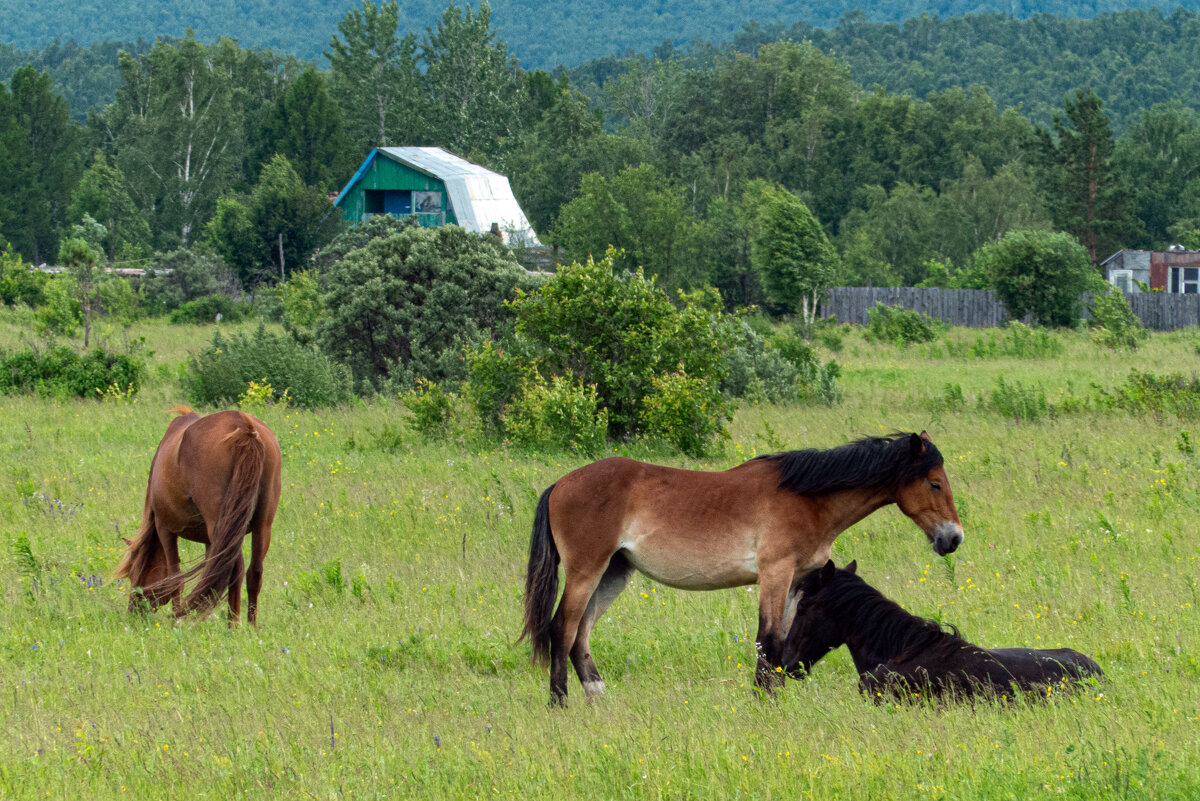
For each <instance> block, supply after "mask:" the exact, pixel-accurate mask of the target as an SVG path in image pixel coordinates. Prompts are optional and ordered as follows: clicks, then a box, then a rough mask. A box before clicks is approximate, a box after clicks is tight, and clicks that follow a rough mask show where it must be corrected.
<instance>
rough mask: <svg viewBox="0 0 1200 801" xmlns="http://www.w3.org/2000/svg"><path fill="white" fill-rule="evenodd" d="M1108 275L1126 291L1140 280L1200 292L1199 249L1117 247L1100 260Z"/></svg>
mask: <svg viewBox="0 0 1200 801" xmlns="http://www.w3.org/2000/svg"><path fill="white" fill-rule="evenodd" d="M1100 267H1101V269H1103V270H1104V277H1105V279H1106V280H1107V281H1108V282H1109V283H1110V284H1112V285H1113V286H1116V287H1120V288H1121V289H1123V290H1125V292H1126V293H1129V292H1136V291H1138V286H1139V284H1144V285H1145V286H1146V287H1147V288H1149V289H1151V290H1158V291H1159V292H1167V293H1169V294H1172V295H1195V294H1198V293H1200V250H1187V249H1186V248H1183V247H1181V246H1179V245H1172V246H1171V247H1170V248H1169V249H1167V250H1165V251H1161V250H1118V251H1117V252H1116V253H1114V254H1112V255H1111V256H1109V257H1108V258H1107V259H1105V260H1104V261H1102V262H1101V263H1100Z"/></svg>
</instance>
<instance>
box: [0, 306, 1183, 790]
mask: <svg viewBox="0 0 1200 801" xmlns="http://www.w3.org/2000/svg"><path fill="white" fill-rule="evenodd" d="M20 322H21V321H20V320H19V319H18V318H16V317H11V316H10V317H0V347H5V346H7V347H10V348H11V347H14V346H17V345H18V344H19V342H20V341H21V333H20V332H21V329H20V328H19V325H20ZM134 333H135V334H144V335H145V336H146V338H147V342H148V345H149V346H150V347H151V348H152V349H153V350H154V355H153V356H152V357H151V358H150V360H149V365H150V369H149V376H150V378H149V381H148V385H147V386H146V387H145V388H144V389H143V391H142V392H141V393H140V394H139V395H138V396H136V397H135V398H134V399H133V400H131V401H109V402H98V401H67V402H57V401H53V400H48V399H43V398H34V397H0V454H2V455H3V465H2V466H0V593H2V595H0V601H2V603H3V611H0V719H2V720H3V723H4V725H3V727H2V729H0V797H6V798H7V797H13V798H31V799H32V798H53V799H63V798H89V799H94V798H105V799H107V798H181V799H183V798H199V797H204V798H222V799H226V798H262V797H280V798H322V799H324V798H422V799H432V798H437V799H442V798H464V799H465V798H479V797H499V798H511V797H517V796H521V797H526V798H580V799H607V798H634V799H657V798H696V799H709V798H712V799H724V798H779V799H789V801H791V800H794V799H848V798H871V799H881V798H924V797H928V798H935V799H937V798H956V799H957V798H961V799H980V798H989V799H990V798H1015V799H1025V798H1030V797H1041V796H1045V797H1068V798H1096V799H1110V798H1147V799H1150V798H1153V799H1164V798H1195V797H1197V796H1198V795H1200V760H1198V759H1197V754H1198V753H1200V662H1198V661H1197V655H1198V654H1200V619H1198V617H1197V615H1198V612H1197V607H1198V606H1200V586H1198V583H1197V568H1198V565H1197V557H1198V556H1200V549H1198V546H1200V526H1198V524H1197V510H1198V509H1200V492H1198V491H1200V481H1198V480H1197V467H1198V466H1200V457H1198V456H1197V455H1195V454H1194V453H1193V452H1191V451H1192V449H1191V443H1193V442H1195V441H1196V440H1197V439H1200V431H1197V430H1196V429H1197V428H1200V424H1198V423H1197V422H1196V421H1195V420H1191V421H1189V420H1178V419H1175V418H1173V417H1171V416H1163V417H1162V418H1161V419H1155V418H1154V417H1135V416H1130V415H1128V414H1125V413H1124V412H1099V411H1095V410H1083V411H1076V412H1073V413H1070V414H1059V415H1057V416H1053V415H1047V416H1045V417H1043V418H1041V419H1039V420H1037V421H1035V422H1031V423H1029V422H1027V423H1017V422H1014V421H1013V420H1011V419H1006V418H1004V417H1002V416H1000V415H998V414H996V413H994V412H992V411H988V410H986V409H983V408H981V407H980V405H979V402H978V398H980V397H981V396H986V395H987V394H988V392H989V391H990V390H991V389H992V388H994V387H995V386H996V383H997V380H998V379H999V378H1004V379H1005V380H1006V381H1010V382H1011V381H1014V380H1016V381H1020V382H1022V383H1023V384H1024V385H1026V386H1030V385H1037V386H1039V387H1041V388H1042V389H1044V391H1045V393H1046V396H1047V398H1048V399H1049V400H1050V402H1051V403H1054V402H1055V401H1056V399H1059V398H1062V397H1065V396H1068V395H1072V394H1073V395H1083V394H1085V393H1087V392H1089V391H1091V386H1092V384H1097V385H1100V386H1101V387H1108V388H1112V387H1115V386H1117V385H1119V384H1121V383H1122V382H1123V381H1124V380H1125V378H1126V376H1128V374H1129V371H1130V367H1131V366H1134V365H1137V366H1139V367H1140V368H1142V369H1145V370H1148V371H1150V372H1157V373H1166V372H1172V371H1184V372H1185V373H1188V374H1192V373H1194V372H1195V371H1196V370H1197V366H1198V365H1197V363H1198V361H1200V359H1198V356H1197V344H1198V343H1200V334H1198V333H1197V332H1196V331H1195V330H1194V329H1193V330H1191V331H1188V332H1180V333H1175V334H1160V335H1156V336H1155V337H1154V338H1153V339H1152V340H1151V341H1150V342H1149V343H1147V344H1146V345H1144V346H1143V348H1142V349H1141V350H1139V351H1138V352H1137V353H1136V354H1132V355H1131V354H1129V353H1118V352H1113V351H1108V350H1103V349H1101V348H1099V347H1098V346H1097V345H1095V344H1093V343H1092V342H1091V341H1090V339H1089V338H1088V337H1087V335H1086V333H1083V332H1070V333H1065V334H1061V335H1056V336H1059V337H1061V339H1062V340H1063V341H1064V342H1065V343H1066V347H1065V351H1064V353H1063V354H1062V355H1060V356H1056V357H1053V358H1048V359H1038V360H1028V359H1027V360H1019V359H1012V358H992V359H968V358H951V357H949V356H947V355H946V354H945V349H944V348H931V347H928V346H914V347H910V348H907V349H901V348H897V347H894V346H891V345H883V346H878V345H871V344H868V343H867V342H866V341H865V340H863V339H862V337H861V334H859V333H851V334H849V335H847V337H846V344H845V349H844V350H843V351H842V352H840V353H838V354H835V355H836V358H837V359H838V360H839V362H841V363H842V365H843V385H844V389H845V400H844V402H843V403H841V404H840V405H838V406H836V407H833V408H826V407H823V406H789V407H776V406H761V407H750V406H743V408H742V409H741V410H739V412H738V414H737V416H736V418H735V420H734V422H733V425H732V426H731V438H730V440H729V441H728V442H727V443H726V445H725V447H724V454H723V455H721V456H718V457H716V458H712V459H709V460H705V461H699V462H697V461H689V460H686V459H684V458H682V457H679V456H677V455H675V454H672V453H669V452H666V451H655V450H652V449H648V448H647V447H646V446H642V445H638V444H634V445H630V446H628V447H621V448H618V449H617V451H618V452H620V453H624V454H627V455H631V456H635V457H637V458H644V459H647V460H651V461H657V462H662V463H669V464H676V465H690V466H694V467H703V468H707V469H721V468H724V467H728V466H732V465H734V464H737V463H739V462H740V461H743V460H745V459H747V458H750V457H751V456H754V455H756V454H759V453H765V452H770V451H775V450H780V449H790V448H799V447H809V446H817V447H829V446H833V445H837V444H840V443H842V442H845V441H847V440H849V439H852V438H855V437H857V436H861V435H864V434H877V433H882V432H885V431H890V430H893V429H906V430H918V431H919V430H921V429H923V428H927V429H928V430H929V432H930V434H931V436H932V437H933V439H934V441H935V442H936V443H937V444H938V445H939V447H940V448H941V450H942V452H943V453H944V454H945V457H946V469H947V473H948V474H949V476H950V480H951V483H952V487H953V490H954V493H955V498H956V501H957V503H958V508H959V511H960V513H961V516H962V520H963V525H964V527H965V531H966V540H965V541H964V543H963V545H962V547H961V548H960V549H959V550H958V552H957V553H955V554H954V555H952V556H951V557H949V558H947V559H945V560H943V559H941V558H938V557H936V556H935V555H934V554H933V552H932V550H931V549H930V548H929V546H928V545H927V543H926V541H925V537H924V536H923V535H922V534H921V532H920V531H919V530H918V529H917V528H916V527H915V526H914V525H913V524H912V523H911V522H910V521H909V520H908V519H907V518H905V517H904V516H903V515H902V514H901V513H900V512H899V511H897V510H896V509H895V508H894V507H892V508H889V509H885V510H883V511H881V512H878V513H876V514H875V515H873V516H871V517H868V518H867V519H866V520H865V521H863V522H862V523H860V524H859V525H857V526H855V527H854V528H852V529H850V530H849V531H847V532H846V533H845V534H843V535H842V537H841V538H840V539H839V540H838V542H837V544H836V546H835V549H834V553H835V559H837V560H838V562H839V563H843V562H845V561H848V560H849V559H852V558H854V559H857V560H858V563H859V572H860V574H861V575H863V576H864V577H865V578H866V579H867V580H868V581H870V582H871V583H873V584H874V585H876V586H877V587H879V588H880V589H881V590H882V591H883V592H884V593H885V594H887V595H889V596H891V597H892V598H894V599H895V600H897V601H898V602H900V603H902V604H903V605H904V606H905V607H906V608H908V609H909V610H910V611H913V612H915V613H917V614H921V615H927V616H932V617H937V618H940V619H942V620H943V621H945V622H948V623H953V624H955V625H957V626H958V627H959V628H960V629H961V630H962V633H963V634H964V635H965V636H966V637H967V638H969V639H971V640H973V641H975V642H977V643H979V644H981V645H984V646H990V647H998V646H1033V647H1041V646H1045V647H1055V646H1060V645H1061V646H1067V647H1072V648H1076V649H1078V650H1081V651H1084V652H1086V653H1091V654H1092V655H1093V656H1094V657H1095V659H1096V660H1097V661H1098V662H1099V663H1100V664H1101V666H1102V667H1103V668H1104V670H1105V671H1106V674H1107V675H1106V678H1105V679H1104V680H1103V682H1101V683H1100V684H1099V685H1098V686H1096V687H1091V688H1087V689H1085V690H1084V691H1082V692H1080V693H1078V694H1074V695H1068V696H1059V695H1055V696H1054V697H1051V698H1050V699H1049V700H1048V701H1046V702H1044V703H1043V702H1034V703H1026V702H1018V703H1012V704H992V703H981V704H978V705H977V706H975V707H974V708H972V707H969V706H959V707H952V708H936V707H932V706H922V705H916V706H904V707H900V708H897V707H895V706H890V705H885V706H875V705H874V704H872V703H870V702H868V701H867V700H865V699H863V698H861V697H860V696H859V693H858V691H857V689H856V678H855V676H854V673H853V670H852V665H851V663H850V660H849V657H848V655H847V654H846V653H845V651H844V649H843V650H841V651H839V652H836V653H834V654H832V655H831V656H830V657H829V658H827V659H826V660H825V661H824V662H822V663H821V664H820V665H818V666H817V668H816V669H815V671H814V675H813V676H812V677H811V678H810V679H808V680H805V681H801V682H790V683H789V684H788V686H787V688H786V689H785V691H784V692H783V693H782V694H781V695H780V696H779V697H777V698H775V699H773V700H765V701H764V700H761V699H760V698H758V697H757V696H756V695H755V694H754V693H753V692H752V690H751V688H750V685H751V681H752V676H751V665H752V662H753V658H754V650H753V648H754V646H753V635H754V626H755V622H756V620H757V588H754V587H751V588H740V589H733V590H725V591H718V592H710V593H686V592H681V591H677V590H672V589H669V588H665V587H662V586H658V585H655V584H654V583H652V582H650V581H649V580H647V579H645V578H644V577H641V576H636V577H635V578H634V580H633V582H632V584H631V585H630V587H629V588H628V590H627V591H626V592H625V593H624V594H623V595H622V596H621V597H620V598H619V599H618V600H617V602H616V603H615V604H614V606H613V608H612V609H611V611H610V612H609V613H608V614H607V615H606V616H605V617H604V618H603V619H602V620H601V622H600V623H599V625H598V626H597V628H596V631H595V633H594V635H593V637H592V646H593V651H594V655H595V658H596V660H597V663H598V665H599V668H600V670H601V672H602V673H603V674H604V678H605V680H606V682H607V685H608V692H609V695H608V697H607V698H606V699H604V700H602V701H601V702H599V703H596V704H593V705H586V704H584V703H583V702H582V692H581V689H580V687H579V684H578V682H577V681H576V679H575V677H574V676H573V675H572V677H571V684H570V691H571V698H572V704H571V706H570V708H568V709H566V710H559V709H550V708H548V707H547V704H546V700H547V681H548V679H547V675H546V673H545V671H543V670H541V669H535V668H533V667H531V666H530V665H529V662H528V647H527V646H525V645H517V644H516V643H515V639H516V635H517V633H518V632H519V631H520V619H521V610H522V593H523V586H524V585H523V581H524V568H525V562H526V558H527V548H528V536H529V529H530V523H531V520H532V516H533V508H534V505H535V502H536V499H537V496H538V495H539V494H540V492H541V491H542V490H543V489H544V488H545V487H546V486H548V485H549V484H550V483H552V482H553V481H555V480H556V479H557V478H558V477H559V476H561V475H562V474H564V473H566V472H567V471H569V470H571V469H573V468H575V467H577V466H579V465H580V464H583V463H584V462H585V461H586V460H585V459H583V458H581V457H576V456H571V455H564V454H541V455H537V454H526V453H519V452H513V451H509V450H504V449H493V447H492V446H486V447H485V446H483V445H480V444H479V443H477V442H475V441H473V440H472V439H471V438H470V437H466V438H461V439H460V440H459V441H450V442H436V443H434V442H427V441H424V440H423V439H421V438H420V437H419V436H417V435H415V434H411V433H408V432H407V429H406V428H405V427H404V418H405V412H404V410H403V409H402V408H401V407H400V405H399V404H398V403H397V402H390V401H378V402H374V403H365V404H363V403H360V404H358V405H355V406H352V407H350V408H345V409H339V410H334V411H324V412H320V413H308V412H299V411H296V410H286V409H276V408H272V409H267V410H266V411H264V412H262V413H261V415H260V416H261V417H262V418H263V419H264V420H265V421H266V422H267V423H268V424H269V425H271V426H272V428H273V429H274V430H275V432H276V434H277V435H278V437H279V440H280V443H281V445H282V448H283V453H284V477H283V487H284V493H283V498H282V501H281V504H280V509H279V516H278V518H277V520H276V525H275V530H274V539H273V543H272V548H271V552H270V555H269V556H268V558H267V563H266V579H265V584H264V589H263V596H262V602H261V610H260V616H259V627H258V628H257V629H252V628H250V627H248V626H246V627H243V628H240V629H235V630H229V629H227V628H226V627H225V626H224V623H223V621H222V620H221V619H220V618H213V619H209V620H204V621H194V620H189V621H185V622H182V623H174V622H173V621H172V620H171V619H170V617H169V616H168V615H167V614H165V612H164V613H160V614H158V615H155V616H145V617H143V616H133V615H130V614H129V613H127V611H126V600H127V588H126V587H123V586H121V584H120V583H118V582H114V581H113V580H112V579H111V575H112V571H113V568H114V567H115V565H116V563H117V561H118V558H119V556H120V553H121V548H122V547H123V544H122V543H121V540H120V536H121V535H126V536H129V535H131V534H132V533H133V532H134V531H135V530H136V528H137V524H138V522H139V520H140V516H141V507H142V499H143V495H144V492H145V486H146V476H147V473H148V470H149V465H150V458H151V455H152V454H153V451H154V448H155V447H156V445H157V444H158V441H159V438H160V437H161V435H162V433H163V431H164V430H165V427H166V424H167V421H168V420H169V419H170V415H169V414H168V413H167V411H166V410H167V409H169V408H171V407H172V406H173V405H175V404H176V403H178V402H180V401H181V400H182V398H181V397H179V395H178V389H177V385H176V383H175V377H176V376H177V375H178V372H179V369H180V363H181V361H182V360H183V359H184V358H185V356H186V354H187V352H188V351H189V350H190V349H195V348H198V347H200V346H201V345H202V344H203V343H205V342H207V340H208V338H209V336H210V333H211V332H210V330H208V329H197V328H187V327H169V326H166V325H163V324H161V323H155V324H148V325H147V326H145V327H144V328H141V329H138V330H136V331H135V332H134ZM976 336H977V333H976V332H972V331H967V330H964V329H954V330H951V331H950V333H949V334H948V335H947V337H948V338H949V340H951V341H953V342H970V341H973V340H974V339H975V338H976ZM947 383H951V384H958V385H960V386H961V389H962V394H963V398H964V402H963V403H962V404H958V406H957V407H952V408H945V405H944V404H942V405H939V404H937V403H935V401H936V400H937V399H939V398H942V397H943V396H944V393H945V389H944V388H945V386H946V384H947ZM1185 430H1190V432H1191V433H1190V434H1189V435H1184V434H1183V433H1182V432H1183V431H1185ZM397 432H399V434H398V435H397ZM188 545H189V544H188V543H184V546H185V548H186V546H188ZM198 552H199V548H198V547H197V546H194V545H193V546H192V547H191V548H190V549H188V550H186V552H185V557H195V556H196V555H197V554H198Z"/></svg>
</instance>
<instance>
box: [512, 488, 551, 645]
mask: <svg viewBox="0 0 1200 801" xmlns="http://www.w3.org/2000/svg"><path fill="white" fill-rule="evenodd" d="M553 490H554V485H553V484H551V485H550V487H549V488H548V489H547V490H546V491H545V492H543V493H542V497H541V499H540V500H539V501H538V505H537V512H536V513H535V514H534V516H533V533H531V534H530V536H529V567H528V569H527V570H526V571H525V628H524V629H523V630H522V631H521V636H520V638H518V642H519V641H520V640H523V639H525V638H528V639H529V644H530V645H532V646H533V655H532V660H533V663H534V664H535V665H544V664H546V663H547V662H549V661H550V623H551V621H552V620H553V619H554V601H555V599H557V598H558V561H559V558H558V548H557V546H555V544H554V534H553V533H552V532H551V531H550V493H551V492H552V491H553Z"/></svg>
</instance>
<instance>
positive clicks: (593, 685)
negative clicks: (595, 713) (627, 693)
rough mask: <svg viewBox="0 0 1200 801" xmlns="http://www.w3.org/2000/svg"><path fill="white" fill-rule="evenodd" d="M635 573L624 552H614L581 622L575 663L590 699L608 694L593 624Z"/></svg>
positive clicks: (576, 637) (575, 649)
mask: <svg viewBox="0 0 1200 801" xmlns="http://www.w3.org/2000/svg"><path fill="white" fill-rule="evenodd" d="M631 572H633V567H632V566H631V565H630V564H629V560H628V559H626V558H625V556H624V554H622V553H621V552H620V551H618V552H617V553H615V554H613V557H612V559H611V560H610V561H609V563H608V569H607V570H605V571H604V575H603V576H601V577H600V583H599V585H597V587H596V591H595V592H593V593H592V598H591V600H590V601H588V605H587V610H586V611H585V612H584V613H583V619H582V620H580V622H579V631H578V633H577V634H576V635H575V644H574V645H573V646H571V664H573V665H574V666H575V672H576V673H577V674H579V682H580V683H581V684H582V685H583V693H584V697H585V698H587V700H589V701H590V700H592V699H593V698H598V697H600V696H601V695H604V681H603V679H601V678H600V671H599V670H597V669H596V663H595V662H594V661H593V660H592V651H591V648H590V646H589V645H588V638H589V637H591V635H592V627H593V626H595V625H596V621H597V620H599V619H600V616H601V615H603V614H604V612H605V610H607V609H608V607H609V606H611V605H612V602H613V601H615V600H616V599H617V596H618V595H620V594H621V591H622V590H624V589H625V586H626V585H627V584H628V583H629V574H630V573H631Z"/></svg>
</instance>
